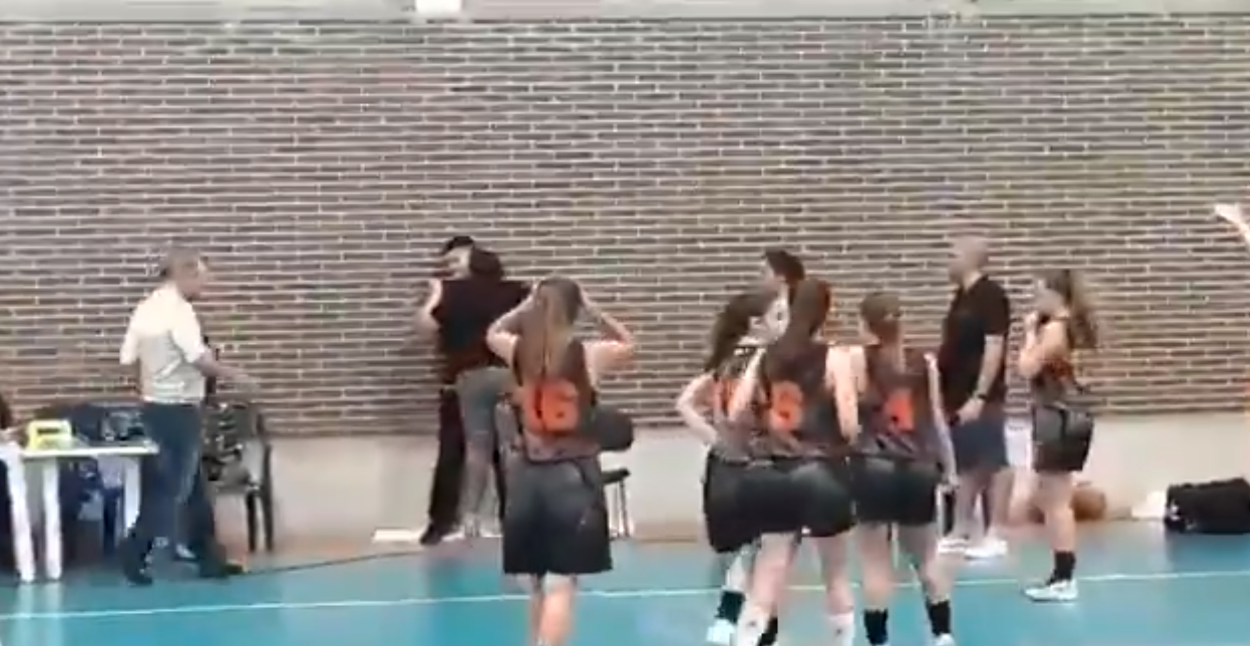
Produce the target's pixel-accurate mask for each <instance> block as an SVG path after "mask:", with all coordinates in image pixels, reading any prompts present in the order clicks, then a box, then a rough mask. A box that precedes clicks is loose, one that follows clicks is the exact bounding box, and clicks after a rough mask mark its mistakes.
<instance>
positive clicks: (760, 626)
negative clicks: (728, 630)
mask: <svg viewBox="0 0 1250 646" xmlns="http://www.w3.org/2000/svg"><path fill="white" fill-rule="evenodd" d="M771 619H772V617H769V616H768V611H767V610H764V609H763V608H761V607H759V606H757V605H755V604H754V603H751V600H750V599H748V600H747V602H746V605H744V606H743V607H742V614H741V615H740V616H739V617H738V626H737V627H736V628H735V629H734V642H733V643H734V644H735V646H756V644H759V643H760V638H761V637H763V636H764V633H765V632H767V631H768V622H769V620H771Z"/></svg>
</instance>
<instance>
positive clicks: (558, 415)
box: [516, 380, 581, 435]
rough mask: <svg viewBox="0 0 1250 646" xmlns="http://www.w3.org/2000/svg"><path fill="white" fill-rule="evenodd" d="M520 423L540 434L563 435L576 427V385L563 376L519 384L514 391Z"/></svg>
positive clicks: (578, 405)
mask: <svg viewBox="0 0 1250 646" xmlns="http://www.w3.org/2000/svg"><path fill="white" fill-rule="evenodd" d="M516 404H517V408H519V409H520V411H521V424H522V426H524V427H525V428H526V429H527V430H530V431H533V432H535V433H541V434H543V435H565V434H568V433H572V432H573V431H575V430H577V426H578V423H579V422H580V421H581V415H580V412H581V411H580V409H581V406H580V404H581V401H580V397H578V392H577V386H574V385H573V384H572V383H571V382H568V381H563V380H547V381H542V382H539V383H537V384H529V385H523V386H521V387H520V388H518V389H517V391H516Z"/></svg>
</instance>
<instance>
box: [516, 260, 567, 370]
mask: <svg viewBox="0 0 1250 646" xmlns="http://www.w3.org/2000/svg"><path fill="white" fill-rule="evenodd" d="M580 308H581V289H580V288H579V287H578V286H577V283H574V282H573V281H571V280H568V279H566V278H549V279H547V280H544V281H542V282H541V283H539V284H538V286H537V287H536V288H535V289H534V297H533V300H532V302H531V303H530V307H529V309H528V310H527V311H526V312H525V314H524V315H523V316H522V317H521V324H520V334H518V335H517V349H516V354H517V359H518V360H519V361H520V367H521V378H522V380H524V381H530V380H539V379H542V378H544V377H545V376H546V375H548V374H551V373H553V372H555V371H558V370H559V369H560V366H561V364H562V363H563V362H564V356H565V352H567V351H568V349H569V344H570V343H571V342H572V340H573V323H574V321H576V320H577V313H578V310H579V309H580Z"/></svg>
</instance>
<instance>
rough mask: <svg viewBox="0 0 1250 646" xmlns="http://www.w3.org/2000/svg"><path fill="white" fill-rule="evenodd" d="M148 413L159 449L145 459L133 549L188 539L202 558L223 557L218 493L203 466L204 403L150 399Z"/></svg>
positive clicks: (146, 406)
mask: <svg viewBox="0 0 1250 646" xmlns="http://www.w3.org/2000/svg"><path fill="white" fill-rule="evenodd" d="M142 416H143V426H144V431H145V432H146V434H147V437H148V439H150V440H151V441H152V442H154V443H155V444H156V446H157V448H158V449H159V451H158V453H157V454H156V455H154V456H152V457H150V458H147V459H146V460H144V462H143V498H142V502H141V504H140V507H139V518H138V520H137V521H136V522H135V526H134V527H133V528H131V530H130V540H131V541H132V542H133V547H134V548H136V549H138V550H139V551H140V552H142V553H145V554H146V553H147V552H150V551H151V549H152V545H153V544H154V542H155V540H156V539H157V538H164V539H165V540H167V541H168V542H169V543H170V545H171V546H172V545H175V544H177V542H178V540H179V539H180V538H182V539H184V540H185V541H186V545H187V547H188V548H189V549H190V550H191V552H192V553H194V554H195V556H196V557H197V558H198V559H201V560H205V559H210V558H211V559H215V558H220V557H221V554H220V548H219V547H218V544H217V540H216V534H217V527H216V522H215V520H214V516H213V501H212V496H211V492H210V490H209V487H208V479H207V478H206V477H205V474H204V471H203V469H202V468H201V465H200V455H201V440H200V435H201V433H202V430H203V423H202V414H201V409H200V406H198V405H194V404H154V403H149V402H145V403H144V404H143V407H142ZM180 528H181V529H182V530H183V531H179V530H180Z"/></svg>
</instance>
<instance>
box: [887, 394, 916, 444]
mask: <svg viewBox="0 0 1250 646" xmlns="http://www.w3.org/2000/svg"><path fill="white" fill-rule="evenodd" d="M882 408H883V411H882V412H884V413H885V421H886V424H888V425H889V429H890V431H891V432H894V433H910V432H912V431H914V430H916V409H915V407H914V406H913V405H912V398H911V391H910V390H908V389H906V388H899V389H898V390H895V391H894V392H892V393H890V396H889V397H887V398H886V400H885V406H883V407H882Z"/></svg>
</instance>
